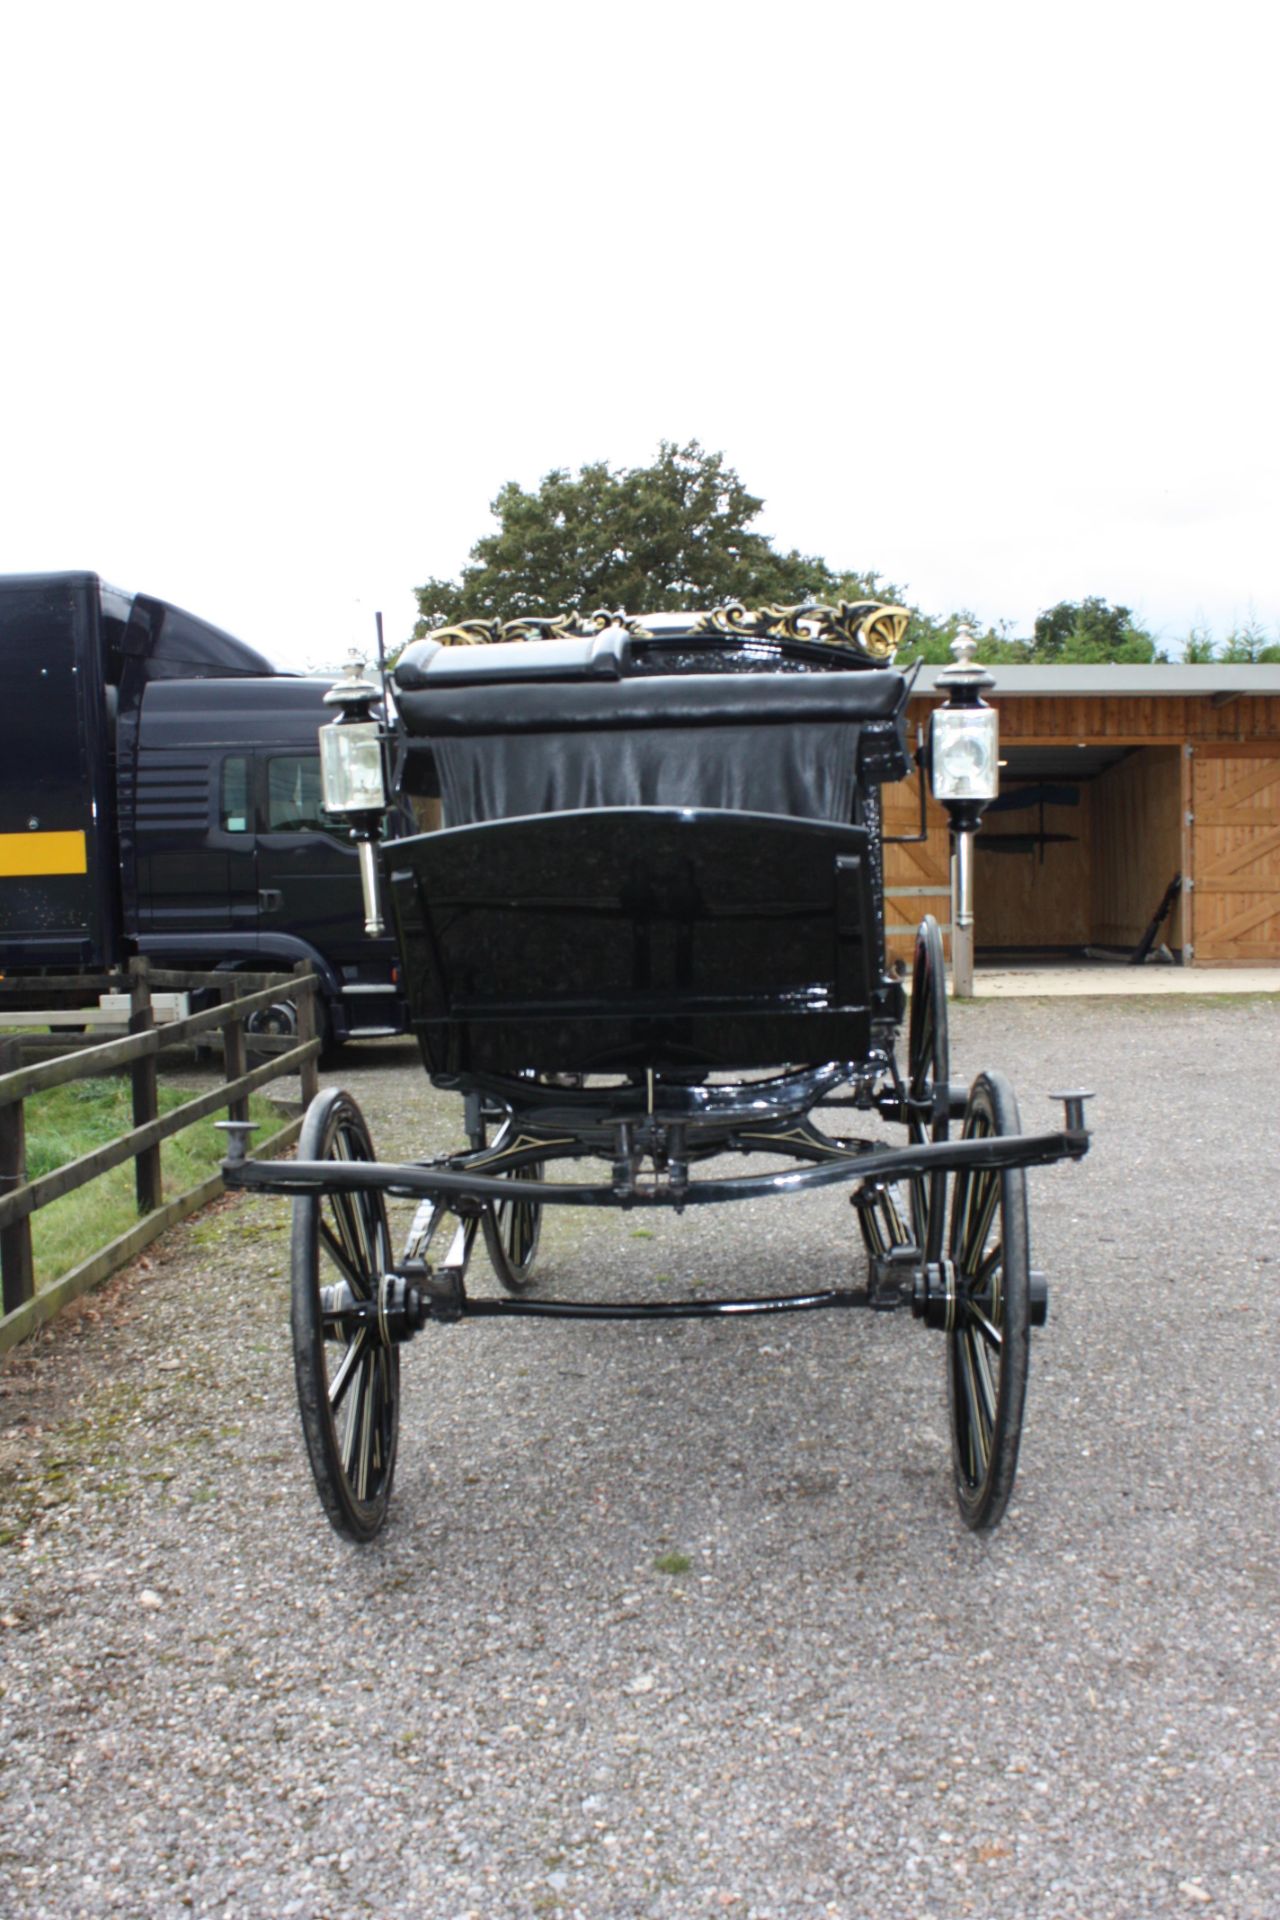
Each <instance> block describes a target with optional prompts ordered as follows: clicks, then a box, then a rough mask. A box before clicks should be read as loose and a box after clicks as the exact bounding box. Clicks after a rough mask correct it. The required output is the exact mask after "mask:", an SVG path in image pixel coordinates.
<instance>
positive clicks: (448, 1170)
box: [222, 1128, 1089, 1210]
mask: <svg viewBox="0 0 1280 1920" xmlns="http://www.w3.org/2000/svg"><path fill="white" fill-rule="evenodd" d="M1088 1148H1089V1135H1088V1133H1087V1131H1085V1130H1084V1129H1083V1128H1070V1129H1066V1130H1062V1131H1057V1132H1052V1133H1022V1134H1000V1135H994V1136H989V1137H987V1138H982V1139H966V1140H943V1141H936V1142H935V1141H923V1142H921V1143H919V1144H913V1145H911V1146H907V1147H886V1148H883V1149H880V1148H876V1147H872V1148H869V1149H862V1150H860V1151H859V1152H857V1153H853V1154H848V1155H841V1156H839V1157H836V1158H833V1159H831V1160H827V1161H824V1162H822V1163H820V1164H817V1165H802V1166H796V1167H794V1168H788V1169H786V1170H785V1171H783V1172H778V1173H758V1174H734V1175H730V1176H728V1177H727V1178H725V1179H708V1180H690V1181H689V1182H688V1183H687V1184H684V1185H680V1186H678V1187H674V1188H673V1187H671V1186H668V1185H661V1184H656V1185H645V1184H624V1185H622V1186H615V1185H608V1186H602V1185H590V1186H589V1185H585V1184H581V1185H580V1184H577V1183H570V1182H557V1181H545V1180H526V1181H521V1183H520V1190H519V1191H520V1199H521V1202H522V1203H525V1204H538V1205H542V1206H560V1207H621V1208H623V1209H629V1208H631V1207H674V1208H676V1209H677V1210H679V1209H682V1208H684V1207H686V1206H699V1205H710V1204H718V1203H720V1202H722V1201H728V1200H758V1199H762V1198H765V1197H767V1196H768V1195H770V1194H781V1193H795V1192H798V1191H802V1190H804V1189H806V1188H809V1187H828V1186H837V1185H840V1184H841V1183H844V1182H848V1181H865V1180H898V1179H901V1178H902V1177H903V1176H904V1175H906V1174H912V1173H919V1174H923V1173H931V1172H938V1171H946V1172H953V1173H958V1172H961V1171H964V1170H968V1169H986V1170H1000V1169H1003V1168H1007V1167H1034V1166H1049V1165H1051V1164H1053V1163H1054V1162H1056V1161H1058V1160H1079V1159H1081V1158H1083V1156H1084V1154H1085V1153H1087V1152H1088ZM773 1151H776V1152H782V1151H785V1147H784V1146H783V1145H782V1144H781V1143H780V1144H779V1146H778V1147H777V1148H775V1149H773ZM222 1171H223V1178H224V1179H225V1181H226V1184H227V1185H228V1186H229V1187H246V1188H252V1189H253V1190H254V1191H255V1192H259V1193H283V1194H297V1193H368V1192H382V1193H389V1194H394V1195H397V1196H400V1197H402V1198H410V1199H416V1198H426V1197H429V1196H431V1195H439V1196H440V1197H441V1198H443V1199H445V1200H447V1201H449V1202H450V1203H451V1204H456V1203H457V1202H459V1201H460V1202H462V1203H463V1204H464V1205H466V1204H467V1203H471V1204H472V1205H474V1206H477V1207H483V1206H486V1205H489V1204H491V1203H502V1202H507V1201H510V1199H511V1197H512V1187H511V1182H510V1180H505V1179H498V1178H494V1177H493V1176H491V1175H485V1174H477V1173H465V1172H462V1171H460V1170H458V1169H456V1168H452V1167H449V1166H447V1165H446V1166H423V1165H415V1164H399V1165H396V1164H392V1163H388V1162H383V1161H378V1160H358V1161H357V1160H352V1161H340V1160H293V1161H282V1160H251V1159H242V1160H235V1159H228V1160H226V1161H224V1163H223V1169H222Z"/></svg>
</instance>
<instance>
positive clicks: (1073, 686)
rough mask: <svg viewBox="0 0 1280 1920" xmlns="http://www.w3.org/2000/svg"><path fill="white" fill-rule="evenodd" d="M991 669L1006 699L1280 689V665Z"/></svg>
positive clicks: (929, 682) (926, 682)
mask: <svg viewBox="0 0 1280 1920" xmlns="http://www.w3.org/2000/svg"><path fill="white" fill-rule="evenodd" d="M898 664H899V666H908V665H910V661H909V660H908V659H907V658H906V654H905V650H904V653H903V654H902V655H900V656H899V660H898ZM943 671H944V669H943V668H942V667H922V668H921V669H920V678H919V679H918V680H917V681H916V685H915V691H916V693H918V694H921V693H933V692H934V691H935V684H936V682H937V678H938V675H939V674H940V673H942V672H943ZM989 671H990V672H991V673H992V674H993V675H994V676H995V687H994V688H993V689H992V691H993V692H994V693H995V694H996V695H998V697H999V698H1001V699H1004V700H1008V699H1017V698H1018V696H1019V695H1026V696H1034V697H1035V698H1037V699H1044V698H1045V697H1046V696H1051V695H1053V694H1063V695H1068V696H1070V697H1071V698H1072V699H1079V698H1081V697H1086V696H1099V695H1102V696H1111V697H1114V698H1117V699H1132V698H1134V697H1135V696H1137V697H1138V698H1140V699H1141V698H1146V699H1149V698H1152V697H1153V696H1154V697H1158V696H1159V695H1161V694H1165V695H1169V696H1172V697H1175V698H1177V699H1186V698H1187V697H1188V696H1196V695H1201V696H1203V697H1204V698H1205V699H1206V700H1212V699H1213V698H1214V696H1215V695H1223V694H1225V695H1232V694H1280V665H1275V666H1243V667H1232V666H1213V665H1208V666H1199V667H1189V666H1185V665H1183V664H1181V663H1180V662H1174V663H1173V664H1172V665H1170V666H1117V665H1110V664H1109V665H1103V666H1092V667H1064V666H1043V667H1011V666H1003V665H1001V666H995V667H991V668H990V669H989Z"/></svg>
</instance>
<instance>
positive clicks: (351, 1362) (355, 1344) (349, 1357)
mask: <svg viewBox="0 0 1280 1920" xmlns="http://www.w3.org/2000/svg"><path fill="white" fill-rule="evenodd" d="M364 1349H365V1329H364V1328H363V1327H357V1328H356V1331H355V1337H354V1338H353V1339H352V1340H351V1342H350V1344H349V1345H348V1346H347V1348H346V1349H345V1351H344V1352H343V1355H342V1358H341V1360H340V1361H339V1362H338V1364H337V1366H336V1367H335V1368H334V1370H333V1374H332V1376H331V1378H330V1381H329V1409H330V1412H332V1413H337V1411H338V1409H339V1407H340V1406H341V1405H342V1403H343V1401H344V1400H345V1399H346V1397H347V1389H348V1388H349V1387H350V1385H351V1381H352V1378H353V1376H354V1373H355V1369H356V1365H357V1362H358V1361H359V1359H360V1356H361V1354H362V1353H363V1352H364Z"/></svg>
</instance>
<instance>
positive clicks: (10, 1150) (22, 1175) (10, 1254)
mask: <svg viewBox="0 0 1280 1920" xmlns="http://www.w3.org/2000/svg"><path fill="white" fill-rule="evenodd" d="M21 1065H22V1047H21V1045H20V1044H19V1042H18V1041H17V1040H0V1073H14V1072H16V1070H17V1069H18V1068H19V1067H20V1066H21ZM26 1184H27V1127H26V1117H25V1114H24V1111H23V1103H22V1101H21V1100H12V1101H7V1102H6V1103H5V1105H4V1106H0V1193H12V1192H13V1191H14V1189H15V1188H16V1187H24V1186H25V1185H26ZM0 1278H2V1279H3V1297H4V1310H5V1312H6V1313H12V1312H13V1309H14V1308H15V1307H20V1306H21V1305H22V1303H23V1301H24V1300H29V1299H30V1298H31V1296H32V1294H33V1293H34V1292H35V1284H36V1283H35V1267H34V1266H33V1264H32V1259H31V1215H30V1214H29V1213H28V1214H24V1215H23V1217H22V1219H21V1220H15V1221H14V1222H13V1223H12V1225H11V1226H7V1227H0Z"/></svg>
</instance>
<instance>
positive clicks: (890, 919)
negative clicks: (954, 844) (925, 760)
mask: <svg viewBox="0 0 1280 1920" xmlns="http://www.w3.org/2000/svg"><path fill="white" fill-rule="evenodd" d="M920 778H921V776H920V775H919V774H918V773H916V772H914V771H913V773H912V775H911V778H910V779H909V780H899V781H897V782H896V783H895V784H894V785H893V786H891V787H882V788H881V789H880V793H881V798H882V804H883V807H884V831H885V834H886V835H889V834H893V833H918V832H919V831H920ZM928 807H929V811H928V827H929V838H928V839H927V840H923V841H921V842H920V843H919V845H917V846H906V847H902V846H898V847H891V846H886V847H885V850H884V882H885V885H884V896H885V897H884V934H885V958H886V960H887V961H888V964H889V966H890V968H892V967H893V964H894V962H895V961H896V960H902V961H905V962H906V965H907V967H908V968H910V966H911V959H912V955H913V954H914V953H915V950H916V928H917V927H918V926H919V925H920V922H921V920H923V918H924V916H925V914H926V913H931V914H932V915H933V917H934V919H935V920H936V921H937V922H938V925H939V926H940V927H941V928H942V939H943V946H944V947H945V949H946V955H947V959H948V960H950V958H951V842H950V839H949V836H948V827H947V816H946V814H945V813H944V812H943V810H942V808H941V807H940V806H939V805H938V804H937V802H936V801H935V800H934V799H933V798H932V796H930V799H929V803H928Z"/></svg>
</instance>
